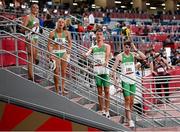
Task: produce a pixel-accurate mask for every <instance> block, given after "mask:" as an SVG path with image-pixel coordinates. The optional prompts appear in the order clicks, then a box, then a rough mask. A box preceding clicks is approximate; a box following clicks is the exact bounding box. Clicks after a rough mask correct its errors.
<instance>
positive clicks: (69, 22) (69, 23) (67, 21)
mask: <svg viewBox="0 0 180 132" xmlns="http://www.w3.org/2000/svg"><path fill="white" fill-rule="evenodd" d="M65 23H66V26H69V25H72V23H71V19H70V18H67V19H66V20H65Z"/></svg>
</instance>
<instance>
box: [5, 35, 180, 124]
mask: <svg viewBox="0 0 180 132" xmlns="http://www.w3.org/2000/svg"><path fill="white" fill-rule="evenodd" d="M3 33H5V34H6V35H10V36H11V37H13V38H16V39H19V40H21V39H20V38H19V37H18V36H17V35H16V34H14V35H13V34H11V33H8V32H5V31H3ZM38 35H39V36H41V37H44V36H43V35H41V34H38ZM22 36H23V35H22ZM44 40H45V41H46V42H47V40H48V38H47V39H44ZM22 41H24V42H25V43H26V44H30V43H28V42H26V41H25V40H22ZM40 41H41V40H40ZM52 41H53V40H52ZM32 46H33V45H32ZM76 46H78V48H80V49H78V50H80V51H81V48H83V47H82V46H81V45H79V44H77V43H76V45H74V43H73V48H72V54H71V61H70V62H69V67H68V70H67V74H69V75H70V76H69V79H70V80H69V79H65V80H66V84H67V88H68V90H70V91H71V92H74V89H76V92H77V93H79V91H81V92H83V93H87V94H88V96H84V98H88V97H91V96H93V97H97V96H98V95H97V91H96V88H95V84H91V83H89V85H91V87H94V89H92V88H90V87H88V86H87V85H85V84H83V83H82V82H81V81H80V80H79V79H82V80H84V82H85V83H86V84H87V83H88V82H89V81H87V80H85V79H83V78H85V74H88V75H91V76H92V78H89V80H90V82H93V81H94V79H93V76H95V74H94V73H93V72H91V71H93V69H92V67H91V66H87V65H85V64H83V63H80V62H79V60H80V59H82V58H81V57H82V55H81V53H82V52H85V51H82V52H80V53H79V52H78V51H77V49H76ZM34 47H35V46H34ZM36 48H37V49H38V50H39V52H41V53H42V54H43V56H41V57H42V58H44V59H40V61H42V62H43V61H44V62H43V63H47V58H46V56H47V55H49V54H51V55H53V54H52V53H49V52H47V50H44V49H42V48H39V47H36ZM2 51H3V52H6V53H9V54H11V55H14V56H16V55H15V54H13V53H11V52H8V51H5V50H2ZM41 53H39V55H42V54H41ZM16 57H17V58H20V59H23V58H21V57H18V56H16ZM25 61H26V60H25ZM87 62H91V63H93V62H94V61H93V57H92V56H90V57H89V58H88V59H87ZM79 64H81V65H82V66H79ZM45 65H46V64H45ZM33 66H34V67H36V68H38V69H40V70H42V71H44V72H45V73H46V74H51V75H53V74H54V73H53V72H51V71H49V69H47V67H42V66H36V65H34V64H33ZM110 70H111V69H110ZM82 73H83V74H82ZM118 74H119V75H122V74H121V73H118ZM57 76H59V75H57ZM122 76H124V75H122ZM60 78H61V76H60ZM44 79H46V76H44ZM61 79H62V78H61ZM48 81H50V80H48ZM111 83H112V85H115V84H114V83H113V82H111ZM72 87H73V88H74V89H73V90H71V89H72ZM137 87H138V88H139V89H141V90H142V91H143V90H144V87H142V84H141V82H137ZM87 89H88V90H87ZM147 91H148V90H147ZM137 97H139V96H138V95H137ZM137 97H136V98H137ZM139 98H141V97H139ZM88 99H89V100H90V101H94V100H92V99H91V98H88ZM111 99H112V98H111ZM138 100H139V99H138ZM114 101H116V102H115V103H114V102H113V99H112V101H111V106H113V105H114V106H115V107H116V110H117V111H115V112H116V113H117V115H120V113H119V109H124V107H123V106H122V105H121V104H122V101H118V100H114ZM146 101H147V102H148V103H149V106H154V107H155V108H156V107H157V106H156V105H154V104H153V103H151V102H150V101H148V100H146ZM96 103H97V100H96ZM111 110H112V109H111ZM135 110H136V109H135ZM157 110H159V109H158V107H157ZM112 111H114V110H112ZM158 113H161V114H162V115H164V117H167V115H169V114H168V113H167V112H166V111H162V112H161V111H158ZM164 113H166V114H164ZM134 114H135V115H137V116H139V115H138V114H136V113H134ZM139 117H140V118H141V119H142V120H145V121H148V119H149V118H147V116H145V114H144V113H143V114H142V115H140V116H139ZM168 118H169V119H171V120H172V121H175V122H177V123H179V122H178V120H176V118H172V116H171V115H169V117H168ZM152 120H154V123H155V124H154V123H151V122H149V121H148V123H150V124H151V125H154V126H156V122H158V121H156V120H155V119H152ZM159 124H161V125H160V126H163V124H162V123H160V122H159Z"/></svg>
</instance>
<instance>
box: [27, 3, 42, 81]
mask: <svg viewBox="0 0 180 132" xmlns="http://www.w3.org/2000/svg"><path fill="white" fill-rule="evenodd" d="M38 12H39V7H38V5H37V4H32V6H31V13H30V14H29V15H27V16H25V18H24V21H23V26H25V27H27V28H29V29H30V30H25V35H26V36H27V39H26V40H27V41H28V42H29V43H30V44H27V52H28V79H29V80H33V79H34V77H33V63H35V64H38V63H39V60H38V59H37V55H38V50H37V48H36V47H33V46H37V42H38V35H37V34H36V33H38V32H39V19H38V18H37V15H38Z"/></svg>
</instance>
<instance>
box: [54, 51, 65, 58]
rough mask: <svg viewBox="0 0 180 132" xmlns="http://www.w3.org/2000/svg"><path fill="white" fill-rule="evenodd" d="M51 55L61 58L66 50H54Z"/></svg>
mask: <svg viewBox="0 0 180 132" xmlns="http://www.w3.org/2000/svg"><path fill="white" fill-rule="evenodd" d="M53 53H54V54H55V55H56V56H57V57H58V58H62V57H63V56H64V54H65V53H66V50H62V51H61V50H54V51H53Z"/></svg>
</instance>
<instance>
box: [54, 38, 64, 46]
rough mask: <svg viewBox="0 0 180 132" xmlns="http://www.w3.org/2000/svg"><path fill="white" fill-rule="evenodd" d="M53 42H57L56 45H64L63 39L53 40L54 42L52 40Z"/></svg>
mask: <svg viewBox="0 0 180 132" xmlns="http://www.w3.org/2000/svg"><path fill="white" fill-rule="evenodd" d="M54 41H55V42H57V43H58V44H60V45H61V44H63V43H65V39H64V38H55V40H54Z"/></svg>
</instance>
